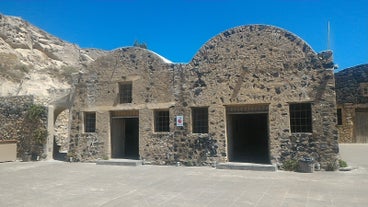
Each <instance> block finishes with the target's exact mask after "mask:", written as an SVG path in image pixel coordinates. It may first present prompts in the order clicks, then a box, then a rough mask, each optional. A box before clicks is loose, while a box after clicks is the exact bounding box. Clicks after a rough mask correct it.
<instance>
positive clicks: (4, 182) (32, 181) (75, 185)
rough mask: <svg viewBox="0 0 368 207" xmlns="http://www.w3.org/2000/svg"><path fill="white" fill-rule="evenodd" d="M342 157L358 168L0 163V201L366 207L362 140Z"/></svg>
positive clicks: (24, 203) (367, 177) (10, 203)
mask: <svg viewBox="0 0 368 207" xmlns="http://www.w3.org/2000/svg"><path fill="white" fill-rule="evenodd" d="M359 150H360V151H359ZM341 155H342V156H343V159H344V160H346V161H348V162H350V161H351V162H352V163H354V165H355V167H357V169H355V170H353V171H349V172H315V173H310V174H307V173H305V174H303V173H296V172H284V171H278V172H257V171H242V170H219V169H214V168H210V167H174V166H139V167H131V166H108V165H95V164H91V163H89V164H88V163H65V162H57V161H47V162H46V161H44V162H28V163H26V162H24V163H23V162H9V163H0V206H68V207H70V206H78V207H82V206H83V207H84V206H101V207H102V206H103V207H107V206H128V207H130V206H170V207H173V206H191V207H192V206H200V207H202V206H211V207H212V206H227V207H232V206H242V207H243V206H257V207H260V206H285V207H286V206H293V207H298V206H307V207H308V206H312V207H315V206H317V207H318V206H321V207H322V206H323V207H325V206H341V207H342V206H344V207H345V206H362V207H363V206H364V207H366V206H368V196H367V195H368V171H367V167H368V161H367V157H368V156H367V155H368V145H342V146H341ZM350 155H353V156H350ZM354 156H359V158H357V159H355V158H354ZM361 157H362V158H364V159H361Z"/></svg>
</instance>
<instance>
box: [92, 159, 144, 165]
mask: <svg viewBox="0 0 368 207" xmlns="http://www.w3.org/2000/svg"><path fill="white" fill-rule="evenodd" d="M96 164H97V165H121V166H141V165H142V164H143V161H142V160H129V159H110V160H98V161H96Z"/></svg>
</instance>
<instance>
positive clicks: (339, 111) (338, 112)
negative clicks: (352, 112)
mask: <svg viewBox="0 0 368 207" xmlns="http://www.w3.org/2000/svg"><path fill="white" fill-rule="evenodd" d="M337 125H342V113H341V109H337Z"/></svg>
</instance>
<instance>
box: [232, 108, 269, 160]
mask: <svg viewBox="0 0 368 207" xmlns="http://www.w3.org/2000/svg"><path fill="white" fill-rule="evenodd" d="M228 124H229V126H228V139H229V140H228V144H229V161H231V162H251V163H262V164H269V163H270V158H269V143H268V114H266V113H259V114H230V115H229V122H228Z"/></svg>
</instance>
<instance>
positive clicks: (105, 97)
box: [69, 25, 338, 167]
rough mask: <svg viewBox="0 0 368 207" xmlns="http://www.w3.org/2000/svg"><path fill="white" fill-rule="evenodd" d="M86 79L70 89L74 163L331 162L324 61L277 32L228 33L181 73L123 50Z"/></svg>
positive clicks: (151, 56)
mask: <svg viewBox="0 0 368 207" xmlns="http://www.w3.org/2000/svg"><path fill="white" fill-rule="evenodd" d="M89 71H91V72H90V73H85V74H80V76H79V77H77V80H76V81H75V94H74V97H75V98H74V99H73V104H72V108H71V115H72V120H71V135H70V138H71V145H70V147H71V148H70V154H69V156H72V157H74V158H75V160H93V159H99V158H111V157H112V158H119V157H123V158H124V157H126V158H129V157H130V156H133V157H134V158H140V159H145V160H146V161H149V162H152V163H156V164H174V163H176V162H182V163H184V164H186V165H210V164H213V163H216V162H227V161H241V162H256V163H273V164H280V163H283V162H284V161H287V160H290V159H299V158H301V157H305V156H307V157H311V158H313V159H315V160H316V161H318V162H320V163H321V165H322V167H326V166H327V165H328V164H331V163H334V162H335V161H336V159H337V156H338V143H337V139H338V135H337V129H336V126H335V125H336V110H335V109H336V100H335V91H334V87H335V80H334V73H333V62H332V53H331V52H322V53H320V54H317V53H315V52H314V51H313V50H312V49H311V48H310V47H309V46H308V45H307V44H306V43H305V42H304V41H303V40H301V39H300V38H298V37H297V36H295V35H293V34H291V33H290V32H287V31H285V30H282V29H279V28H275V27H272V26H263V25H250V26H242V27H237V28H233V29H230V30H227V31H225V32H223V33H221V34H219V35H217V36H216V37H214V38H212V39H211V40H210V41H208V42H207V43H206V44H205V45H204V46H203V47H202V48H201V49H200V50H199V52H198V53H197V55H195V57H194V58H193V60H192V61H191V62H190V63H188V64H173V63H168V62H167V61H165V60H164V59H162V58H161V57H160V56H158V55H157V54H155V53H153V52H151V51H149V50H145V49H140V48H135V47H132V48H122V49H119V50H116V51H114V52H113V53H112V54H109V55H107V56H104V57H101V58H99V59H97V60H96V61H95V62H93V63H92V64H91V65H90V66H89ZM182 117H183V118H184V119H183V121H184V122H180V123H179V122H177V121H178V120H182V119H181V118H182ZM128 129H133V130H128ZM132 139H133V140H132ZM127 147H128V148H127ZM116 148H118V149H116ZM119 149H120V151H119ZM131 149H134V150H136V151H133V152H132V151H129V150H131Z"/></svg>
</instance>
